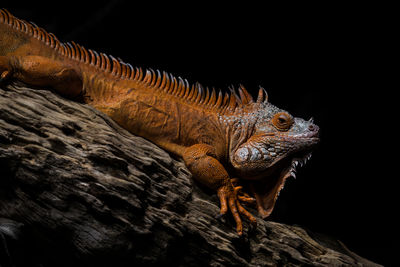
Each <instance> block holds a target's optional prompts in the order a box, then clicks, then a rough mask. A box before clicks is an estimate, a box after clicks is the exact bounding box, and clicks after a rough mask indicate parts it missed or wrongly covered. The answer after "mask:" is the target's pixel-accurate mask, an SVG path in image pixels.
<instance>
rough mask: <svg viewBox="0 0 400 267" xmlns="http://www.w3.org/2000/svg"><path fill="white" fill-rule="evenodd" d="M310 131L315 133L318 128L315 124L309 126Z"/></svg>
mask: <svg viewBox="0 0 400 267" xmlns="http://www.w3.org/2000/svg"><path fill="white" fill-rule="evenodd" d="M308 130H310V131H312V132H314V131H315V130H316V127H315V125H314V124H310V125H308Z"/></svg>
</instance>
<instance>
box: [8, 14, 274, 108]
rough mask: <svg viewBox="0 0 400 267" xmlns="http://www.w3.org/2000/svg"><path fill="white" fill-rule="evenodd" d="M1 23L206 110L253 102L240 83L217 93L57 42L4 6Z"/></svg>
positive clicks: (65, 53)
mask: <svg viewBox="0 0 400 267" xmlns="http://www.w3.org/2000/svg"><path fill="white" fill-rule="evenodd" d="M0 23H4V24H6V25H9V26H10V27H12V28H14V29H15V30H18V31H20V32H23V33H25V34H27V35H29V36H31V37H33V38H35V39H37V40H39V41H41V42H43V43H44V44H45V45H47V46H49V47H51V48H53V49H54V50H55V51H56V52H58V53H59V54H61V55H62V56H66V57H68V58H70V59H73V60H76V61H79V62H81V63H83V64H89V65H91V66H93V67H96V68H97V69H100V70H103V71H104V72H106V73H108V74H111V75H113V76H115V77H116V78H119V79H130V80H134V81H137V82H139V83H141V84H142V85H144V86H146V87H150V88H153V89H154V90H160V91H163V92H165V93H167V94H169V95H173V96H176V97H179V98H181V99H183V100H185V101H188V102H190V103H192V104H195V105H199V106H202V107H205V108H207V109H209V110H215V111H218V112H220V113H234V112H235V111H237V110H238V109H239V108H242V107H243V106H245V105H247V104H251V103H254V100H253V98H252V96H251V95H250V94H249V93H248V92H247V90H246V89H245V88H244V86H243V85H240V86H239V88H238V89H237V90H235V89H234V88H233V87H230V88H229V89H230V93H225V94H223V93H222V92H221V90H218V93H217V92H216V90H215V89H214V88H212V89H211V92H210V89H209V88H204V87H203V86H202V85H201V84H199V83H195V84H192V85H190V84H189V82H188V81H187V80H186V79H182V78H181V77H178V78H176V77H174V76H173V75H171V74H169V73H167V72H163V73H162V74H161V73H160V71H158V70H156V71H154V70H152V69H149V70H146V71H145V72H144V71H143V70H142V68H138V67H135V68H134V67H132V66H131V65H130V64H129V63H125V62H123V61H122V60H121V59H116V58H114V57H113V56H111V55H110V56H108V55H106V54H104V53H100V54H99V53H97V52H96V51H94V50H91V49H86V48H84V47H83V46H81V45H79V44H76V43H75V42H67V43H62V42H60V41H59V40H58V39H57V37H56V36H55V35H54V34H52V33H47V32H46V31H45V30H44V29H42V28H40V27H38V26H36V25H35V24H34V23H29V22H26V21H24V20H21V19H18V18H16V17H14V16H13V15H12V14H10V13H9V12H8V11H7V10H6V9H0ZM267 101H268V95H267V93H266V91H265V90H264V88H261V87H260V89H259V92H258V97H257V100H256V102H257V103H262V102H267Z"/></svg>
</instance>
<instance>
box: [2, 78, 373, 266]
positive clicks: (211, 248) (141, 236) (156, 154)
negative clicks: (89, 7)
mask: <svg viewBox="0 0 400 267" xmlns="http://www.w3.org/2000/svg"><path fill="white" fill-rule="evenodd" d="M218 205H219V203H218V199H217V197H216V195H215V194H214V193H213V192H208V191H207V190H204V189H203V188H199V187H198V185H196V184H194V183H193V182H192V180H191V174H190V173H189V171H188V170H187V169H186V167H185V166H184V164H183V162H182V161H180V160H179V159H174V158H172V157H171V156H170V155H169V154H168V153H166V152H165V151H163V150H162V149H160V148H159V147H157V146H156V145H154V144H152V143H150V142H148V141H147V140H145V139H143V138H141V137H137V136H134V135H132V134H130V133H129V132H127V131H126V130H124V129H122V128H121V127H119V126H118V125H117V124H116V123H114V122H113V121H112V120H111V119H109V118H108V117H107V116H105V115H103V114H102V113H101V112H99V111H97V110H95V109H93V108H92V107H90V106H88V105H84V104H80V103H76V102H72V101H70V100H67V99H63V98H62V97H60V96H58V95H55V94H53V93H52V92H50V91H47V90H38V89H36V90H35V89H31V88H26V87H23V86H21V85H20V86H16V85H14V86H12V85H9V86H1V87H0V217H1V219H0V266H97V267H98V266H164V265H171V266H276V265H280V266H282V265H285V266H298V265H315V266H325V265H336V266H346V265H348V266H354V265H361V266H362V265H365V266H378V265H375V264H374V263H372V262H370V261H368V260H366V259H363V258H361V257H359V256H357V255H355V254H354V253H352V252H350V251H349V250H348V249H346V247H345V246H344V245H343V244H341V243H340V242H338V241H336V240H334V239H329V240H328V239H325V238H321V237H320V236H316V235H314V234H311V233H309V232H308V231H306V230H304V229H302V228H300V227H298V226H290V225H284V224H279V223H274V222H271V221H264V220H262V219H258V226H257V228H251V226H250V225H249V224H247V222H245V223H244V228H245V229H247V230H246V231H245V232H244V236H243V237H239V236H238V235H237V234H236V232H235V223H234V221H233V220H232V218H230V216H227V217H226V218H223V219H222V220H221V219H216V218H215V216H216V215H217V214H218V213H219V206H218ZM327 240H328V241H327Z"/></svg>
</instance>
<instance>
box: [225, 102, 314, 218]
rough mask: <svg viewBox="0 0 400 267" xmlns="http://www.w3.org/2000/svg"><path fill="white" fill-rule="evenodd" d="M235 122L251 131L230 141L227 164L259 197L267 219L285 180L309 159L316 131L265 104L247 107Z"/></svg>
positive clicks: (286, 113) (294, 174)
mask: <svg viewBox="0 0 400 267" xmlns="http://www.w3.org/2000/svg"><path fill="white" fill-rule="evenodd" d="M237 118H238V120H237V122H238V123H239V124H242V125H244V124H246V125H247V126H248V128H250V129H251V130H246V131H247V133H246V134H238V133H236V135H235V136H236V138H235V137H234V138H232V139H233V143H234V145H231V153H230V155H229V157H230V162H231V164H232V166H233V168H234V169H235V171H236V173H237V175H238V176H239V177H240V178H242V179H243V180H247V181H248V183H253V186H252V187H253V188H255V189H253V194H258V195H259V197H258V199H261V202H262V203H261V204H260V203H258V205H259V206H260V205H261V206H262V208H263V210H264V211H265V212H264V213H263V214H262V215H265V216H263V217H267V216H268V215H269V213H270V212H271V211H272V209H273V206H274V205H275V201H276V199H277V197H278V195H279V192H280V190H281V189H282V188H283V186H284V183H285V180H286V179H287V178H288V177H290V176H292V177H296V168H297V167H298V166H299V165H300V166H303V164H304V163H305V162H307V160H309V158H310V157H311V152H312V149H313V148H314V147H315V145H316V144H317V143H318V142H319V127H318V126H317V125H316V124H314V122H313V119H310V120H304V119H301V118H296V117H293V116H292V115H291V114H289V113H288V112H287V111H285V110H282V109H279V108H277V107H275V106H274V105H272V104H270V103H269V102H267V101H265V102H262V103H251V104H250V105H249V106H248V111H244V112H242V113H241V115H240V116H237ZM235 128H236V129H237V130H236V132H238V131H240V130H239V129H240V127H235ZM237 136H240V137H241V138H237ZM254 185H255V186H254ZM259 211H260V207H259Z"/></svg>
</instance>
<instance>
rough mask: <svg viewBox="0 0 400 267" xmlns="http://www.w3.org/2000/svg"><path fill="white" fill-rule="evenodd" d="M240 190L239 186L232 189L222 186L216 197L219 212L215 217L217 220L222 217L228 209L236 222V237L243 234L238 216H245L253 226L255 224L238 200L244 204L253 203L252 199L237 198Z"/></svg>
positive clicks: (255, 221) (254, 220) (251, 216)
mask: <svg viewBox="0 0 400 267" xmlns="http://www.w3.org/2000/svg"><path fill="white" fill-rule="evenodd" d="M240 189H242V187H241V186H237V187H235V188H232V186H223V187H221V188H220V189H219V190H218V196H219V199H220V202H221V212H220V214H218V215H217V216H216V218H217V219H219V218H221V217H223V216H224V215H225V214H226V213H227V211H228V207H229V209H230V211H231V213H232V216H233V218H234V219H235V222H236V231H237V233H238V235H242V234H243V225H242V220H241V218H240V215H243V216H245V217H246V218H247V219H248V220H249V221H250V222H251V224H253V225H256V224H257V220H256V219H255V218H254V217H253V215H251V214H250V213H249V212H248V211H247V210H246V209H245V208H243V207H242V205H241V204H240V203H239V200H244V201H245V202H246V201H247V202H248V201H251V202H253V200H254V199H253V198H250V197H248V195H247V194H246V197H244V196H238V195H237V192H238V191H239V190H240Z"/></svg>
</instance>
